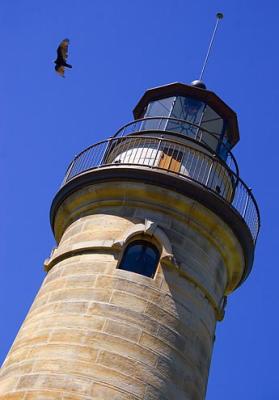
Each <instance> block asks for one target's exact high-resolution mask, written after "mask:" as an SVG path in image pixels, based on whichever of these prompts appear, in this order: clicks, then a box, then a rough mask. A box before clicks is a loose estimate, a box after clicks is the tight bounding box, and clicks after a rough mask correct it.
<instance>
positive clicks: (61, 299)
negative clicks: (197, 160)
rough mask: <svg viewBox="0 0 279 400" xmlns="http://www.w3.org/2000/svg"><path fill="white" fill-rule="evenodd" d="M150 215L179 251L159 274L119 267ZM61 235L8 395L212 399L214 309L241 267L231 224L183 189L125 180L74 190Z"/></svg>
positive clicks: (13, 363) (12, 363) (3, 391)
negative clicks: (129, 238) (127, 239)
mask: <svg viewBox="0 0 279 400" xmlns="http://www.w3.org/2000/svg"><path fill="white" fill-rule="evenodd" d="M146 219H147V220H149V221H151V222H153V223H155V224H156V226H158V227H159V228H160V229H161V230H162V231H163V232H164V233H165V235H166V236H167V238H168V240H169V242H170V244H171V246H172V251H173V259H172V261H168V262H167V263H166V262H163V260H162V261H161V262H160V263H159V266H158V270H157V272H156V275H155V277H154V279H151V278H148V277H145V276H141V275H139V274H135V273H132V272H128V271H124V270H120V269H118V268H117V267H118V263H119V260H120V258H121V255H122V253H123V248H122V247H121V246H123V245H124V246H125V243H124V244H122V245H121V244H119V243H122V242H121V240H123V235H124V234H125V232H127V231H129V230H131V229H133V228H134V227H136V226H138V224H142V226H144V224H146V221H145V220H146ZM145 235H146V234H145ZM55 236H56V238H57V240H58V242H59V243H58V247H57V249H56V250H55V251H54V252H53V253H52V255H51V257H50V259H49V261H48V262H47V264H46V268H47V269H48V273H47V276H46V278H45V281H44V283H43V284H42V287H41V289H40V291H39V292H38V295H37V296H36V299H35V300H34V303H33V305H32V307H31V309H30V311H29V313H28V315H27V317H26V319H25V321H24V323H23V325H22V327H21V329H20V331H19V334H18V336H17V338H16V340H15V342H14V344H13V346H12V348H11V351H10V352H9V354H8V355H7V358H6V360H5V362H4V364H3V366H2V369H1V374H0V399H1V400H2V399H3V400H11V399H15V400H17V399H22V400H33V399H34V400H48V399H60V400H79V399H83V400H89V399H90V400H92V399H94V400H96V399H100V400H132V399H139V400H140V399H142V400H156V399H157V400H159V399H160V400H169V399H174V400H187V399H191V400H192V399H195V400H202V399H204V396H205V391H206V384H207V378H208V370H209V365H210V359H211V352H212V346H213V341H214V332H215V325H216V318H217V311H218V307H219V304H220V301H221V299H222V297H223V296H224V294H225V293H229V292H230V291H232V290H233V289H234V288H235V286H236V285H237V284H238V282H239V280H240V278H241V275H242V272H243V255H242V252H241V250H240V245H239V243H238V242H237V240H236V238H235V237H234V235H233V234H232V232H231V230H230V228H229V227H227V226H226V225H225V224H224V223H223V222H222V221H221V220H220V219H219V218H218V217H217V216H215V215H214V214H213V213H212V212H210V211H208V210H206V209H205V208H204V207H203V206H201V205H199V204H198V203H196V202H194V201H192V200H190V199H187V198H185V197H183V196H182V195H179V194H178V193H174V192H171V191H168V190H167V189H163V188H158V187H155V186H152V185H146V184H139V183H138V184H134V183H132V182H125V183H123V182H121V183H119V184H117V185H115V183H106V184H98V185H95V186H93V185H92V186H90V187H87V188H85V189H81V190H79V191H78V192H75V193H73V194H72V195H70V196H69V197H68V198H67V199H66V200H65V201H64V203H62V204H61V206H60V208H59V210H58V212H57V215H56V220H55ZM141 237H144V233H142V235H141ZM146 237H147V238H148V236H146ZM149 239H150V240H153V241H155V242H156V240H157V239H156V238H151V236H150V237H149ZM158 245H159V244H158ZM174 260H175V261H174Z"/></svg>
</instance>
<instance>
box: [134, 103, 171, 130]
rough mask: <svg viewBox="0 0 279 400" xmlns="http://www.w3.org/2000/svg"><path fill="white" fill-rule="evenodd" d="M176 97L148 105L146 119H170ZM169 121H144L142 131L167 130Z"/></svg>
mask: <svg viewBox="0 0 279 400" xmlns="http://www.w3.org/2000/svg"><path fill="white" fill-rule="evenodd" d="M174 100H175V97H167V98H166V99H161V100H156V101H152V102H151V103H149V104H148V107H147V110H146V113H145V116H144V118H146V117H169V116H170V114H171V111H172V108H173V104H174ZM166 124H167V120H166V119H163V118H156V119H153V120H149V121H144V123H143V124H142V127H141V130H149V129H155V130H158V129H162V130H165V129H166Z"/></svg>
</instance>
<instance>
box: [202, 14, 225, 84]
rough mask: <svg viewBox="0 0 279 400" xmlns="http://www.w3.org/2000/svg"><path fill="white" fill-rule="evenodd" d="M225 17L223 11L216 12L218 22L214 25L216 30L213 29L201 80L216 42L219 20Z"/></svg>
mask: <svg viewBox="0 0 279 400" xmlns="http://www.w3.org/2000/svg"><path fill="white" fill-rule="evenodd" d="M223 17H224V15H223V14H222V13H217V14H216V24H215V27H214V30H213V33H212V37H211V40H210V43H209V46H208V50H207V54H206V56H205V60H204V63H203V67H202V70H201V74H200V78H199V80H200V81H201V80H202V76H203V73H204V70H205V67H206V64H207V61H208V57H209V54H210V50H211V47H212V45H213V42H214V38H215V34H216V31H217V28H218V24H219V21H220V19H222V18H223Z"/></svg>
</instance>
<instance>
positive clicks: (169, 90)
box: [133, 82, 239, 146]
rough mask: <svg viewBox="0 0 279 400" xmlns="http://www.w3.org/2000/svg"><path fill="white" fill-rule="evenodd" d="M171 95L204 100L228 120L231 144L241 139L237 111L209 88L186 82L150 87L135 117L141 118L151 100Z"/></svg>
mask: <svg viewBox="0 0 279 400" xmlns="http://www.w3.org/2000/svg"><path fill="white" fill-rule="evenodd" d="M171 96H189V97H192V98H195V99H197V100H201V101H204V102H205V103H206V104H208V105H209V106H210V107H211V108H212V109H213V110H214V111H215V112H217V113H218V114H219V115H220V116H221V117H222V118H223V119H225V120H226V121H227V122H228V128H229V129H228V134H229V135H230V141H231V145H232V146H234V145H235V144H236V143H237V142H238V141H239V129H238V122H237V115H236V113H235V112H234V111H233V110H232V109H231V108H230V107H229V106H228V105H227V104H226V103H225V102H224V101H223V100H222V99H220V97H218V96H217V95H216V94H215V93H214V92H211V91H210V90H207V89H201V88H199V87H197V86H191V85H186V84H184V83H179V82H175V83H170V84H168V85H163V86H158V87H155V88H152V89H148V90H147V91H146V92H145V93H144V95H143V96H142V98H141V99H140V100H139V102H138V104H137V105H136V107H135V108H134V110H133V114H134V118H135V119H139V118H141V116H142V113H143V111H144V109H145V107H146V106H147V104H148V103H150V102H151V101H154V100H159V99H163V98H166V97H171Z"/></svg>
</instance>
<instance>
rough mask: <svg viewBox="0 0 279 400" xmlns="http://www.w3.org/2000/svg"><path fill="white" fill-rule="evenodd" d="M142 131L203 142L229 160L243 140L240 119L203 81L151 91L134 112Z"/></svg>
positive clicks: (175, 84)
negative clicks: (229, 156)
mask: <svg viewBox="0 0 279 400" xmlns="http://www.w3.org/2000/svg"><path fill="white" fill-rule="evenodd" d="M134 117H135V119H137V120H138V119H141V118H144V121H143V123H142V125H141V128H140V130H141V131H146V130H148V131H152V130H154V131H158V130H160V131H166V132H176V133H178V134H180V135H184V136H186V137H187V138H189V139H191V140H193V141H195V142H200V143H202V144H203V145H205V146H206V147H208V148H209V150H211V151H212V152H214V153H215V154H217V155H218V156H219V157H220V158H222V159H223V160H226V158H227V155H228V152H229V151H230V150H231V148H232V147H233V146H234V145H235V144H236V143H237V142H238V140H239V131H238V124H237V116H236V114H235V112H234V111H233V110H232V109H231V108H230V107H228V106H227V105H226V104H225V103H224V102H223V101H222V100H221V99H220V98H219V97H218V96H217V95H216V94H215V93H213V92H211V91H209V90H206V87H205V85H204V84H203V83H202V82H201V81H194V82H193V83H192V84H191V85H185V84H182V83H172V84H169V85H164V86H160V87H157V88H153V89H150V90H147V91H146V92H145V94H144V95H143V97H142V98H141V99H140V101H139V102H138V104H137V105H136V107H135V109H134Z"/></svg>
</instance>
